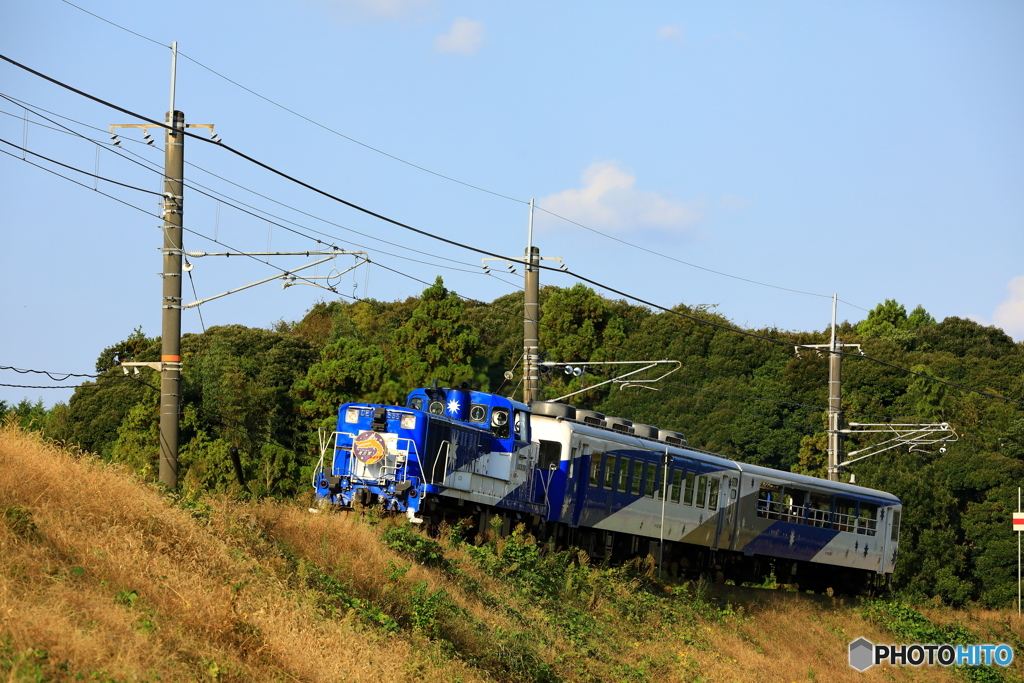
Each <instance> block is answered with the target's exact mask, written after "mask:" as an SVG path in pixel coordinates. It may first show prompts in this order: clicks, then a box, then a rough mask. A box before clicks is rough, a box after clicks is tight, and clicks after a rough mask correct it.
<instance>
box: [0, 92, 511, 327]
mask: <svg viewBox="0 0 1024 683" xmlns="http://www.w3.org/2000/svg"><path fill="white" fill-rule="evenodd" d="M0 96H2V97H5V98H6V96H5V95H3V94H2V93H0ZM54 116H58V115H54ZM44 118H45V117H44ZM57 125H58V126H59V125H60V124H57ZM54 130H57V129H54ZM70 132H71V133H72V134H76V135H79V136H80V137H84V136H82V135H80V134H79V133H77V132H75V131H70ZM85 139H89V138H85ZM92 141H94V142H100V143H101V141H99V140H92ZM0 142H5V143H6V144H10V145H11V146H13V147H16V148H19V150H23V151H25V152H28V153H29V154H32V155H34V156H37V157H40V158H42V159H46V160H47V161H50V162H52V163H54V164H57V165H59V166H62V167H65V168H68V169H71V170H73V171H77V172H79V173H83V174H86V175H89V176H92V177H95V178H98V179H102V180H104V181H108V182H113V183H115V184H119V185H123V186H125V187H130V188H131V189H137V190H139V191H143V193H148V194H152V195H156V196H157V197H163V195H161V194H160V193H156V191H152V190H147V189H143V188H141V187H135V186H133V185H127V184H125V183H121V182H118V181H116V180H111V179H110V178H105V177H103V176H99V175H96V174H93V173H89V172H87V171H83V170H81V169H78V168H75V167H74V166H69V165H68V164H62V163H60V162H58V161H55V160H52V159H50V158H48V157H43V156H42V155H38V154H36V153H34V152H32V151H29V150H25V148H24V147H19V146H18V145H15V144H13V143H11V142H7V141H6V140H3V139H2V138H0ZM109 151H110V152H114V154H116V155H117V156H119V157H122V158H124V159H127V158H126V157H124V155H121V154H119V153H118V152H117V151H114V150H109ZM126 152H127V151H126ZM5 154H7V153H5ZM8 156H13V157H14V158H15V159H16V158H17V157H16V156H14V155H8ZM142 159H144V158H142ZM23 161H25V160H23ZM127 161H132V162H133V163H135V164H138V165H140V166H142V168H145V169H146V170H151V171H154V172H158V173H159V171H157V169H152V168H148V167H146V166H144V165H142V164H139V162H137V161H134V160H131V159H127ZM30 163H31V162H30ZM33 165H34V166H38V167H39V168H43V169H44V170H48V169H45V168H44V167H42V166H39V165H38V164H33ZM56 175H59V174H56ZM161 175H163V174H162V173H161ZM60 177H66V176H60ZM68 179H70V178H68ZM79 184H82V185H83V186H85V187H87V185H84V184H83V183H79ZM186 186H187V185H186ZM190 188H191V189H194V190H195V191H198V193H200V194H201V195H205V196H206V197H211V198H212V196H211V195H208V194H206V193H204V191H202V190H200V189H197V188H196V187H190ZM100 194H101V195H102V194H104V193H100ZM108 197H111V196H109V195H108ZM222 197H226V196H223V195H222ZM112 199H116V198H112ZM213 199H216V198H213ZM119 201H120V200H119ZM232 201H237V200H232ZM223 203H224V204H227V205H228V206H230V207H232V208H234V209H238V210H239V211H242V212H244V213H248V214H250V215H252V216H254V217H256V218H259V219H261V220H266V219H265V218H263V217H262V216H258V215H256V214H253V213H252V212H250V211H246V210H245V209H240V208H239V207H237V206H234V205H232V204H231V203H230V202H223ZM128 206H132V207H133V208H138V207H134V205H130V204H129V205H128ZM145 213H146V214H147V215H153V214H150V213H148V212H145ZM281 220H285V219H284V218H282V219H281ZM267 222H269V223H271V224H274V225H280V226H281V227H283V228H285V229H288V230H291V231H292V232H295V233H296V234H300V236H301V237H304V238H306V239H309V240H314V241H315V242H317V243H321V244H323V243H322V241H319V240H316V239H315V238H311V237H309V236H307V234H303V233H302V232H299V231H297V230H293V229H292V228H289V227H288V226H286V225H281V224H280V223H274V222H273V221H267ZM289 222H290V221H289ZM187 231H193V230H187ZM313 231H316V230H313ZM196 234H200V233H198V232H197V233H196ZM321 234H324V233H321ZM200 237H204V238H205V239H210V238H207V237H206V236H202V234H200ZM326 237H333V236H326ZM214 242H216V241H214ZM217 244H221V243H217ZM331 246H332V247H334V248H335V249H337V247H335V246H334V245H331ZM383 253H385V254H387V255H389V256H393V257H395V258H400V259H406V260H411V261H415V262H418V263H423V264H425V265H430V266H434V267H439V268H449V269H452V270H461V271H462V272H473V273H474V274H475V271H470V270H463V269H462V268H452V267H451V266H443V265H439V264H433V263H427V262H426V261H420V260H418V259H411V258H409V257H406V256H399V255H397V254H388V253H387V252H383ZM256 260H257V261H260V262H261V263H266V264H267V265H271V264H270V263H269V262H268V261H263V260H261V259H256ZM449 260H451V259H449ZM368 262H370V261H369V259H368ZM374 263H376V264H377V265H380V266H381V267H382V268H385V269H387V270H390V271H391V272H394V273H396V274H399V275H402V276H404V278H409V279H410V280H413V281H415V282H418V283H421V284H423V285H426V286H428V287H429V286H430V283H428V282H426V281H423V280H420V279H418V278H414V276H413V275H410V274H409V273H406V272H401V271H399V270H395V269H394V268H389V267H387V266H385V265H383V264H381V263H379V262H376V261H374ZM273 267H276V266H273ZM279 269H280V268H279ZM286 272H287V271H286ZM486 274H490V275H492V276H493V278H495V279H496V280H499V281H500V282H503V283H506V284H510V283H508V282H507V281H504V280H502V279H501V278H498V276H497V275H494V274H493V273H486ZM188 278H189V282H190V283H191V287H193V294H195V295H196V298H197V299H199V295H198V294H196V285H195V282H193V281H191V272H189V273H188ZM302 279H303V280H306V279H305V278H302ZM513 286H514V285H513ZM325 289H328V290H329V291H331V292H333V293H334V294H337V295H339V296H345V297H346V298H349V299H352V300H354V301H362V299H359V298H358V297H349V296H347V295H342V294H341V293H340V292H338V291H337V290H336V289H334V288H325ZM520 289H521V288H520ZM456 295H457V296H460V297H461V298H463V299H465V300H467V301H472V302H475V303H481V304H484V305H487V304H486V302H482V301H478V300H476V299H472V298H469V297H463V296H462V295H459V294H458V293H456ZM197 310H198V311H199V314H200V324H201V325H202V326H203V330H204V332H205V331H206V324H205V322H204V321H203V313H202V310H200V307H199V306H197Z"/></svg>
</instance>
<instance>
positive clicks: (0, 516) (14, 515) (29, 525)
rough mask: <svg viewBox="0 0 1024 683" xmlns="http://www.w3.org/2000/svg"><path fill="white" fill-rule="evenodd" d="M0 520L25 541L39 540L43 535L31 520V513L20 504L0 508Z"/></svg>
mask: <svg viewBox="0 0 1024 683" xmlns="http://www.w3.org/2000/svg"><path fill="white" fill-rule="evenodd" d="M0 520H3V521H4V522H5V523H6V524H7V525H8V526H9V527H10V528H11V531H13V532H14V533H15V534H17V535H18V536H20V537H21V538H23V539H25V540H26V541H35V542H38V541H41V540H42V539H43V535H42V534H41V533H40V532H39V527H37V526H36V523H35V522H34V521H33V520H32V513H31V511H29V510H28V509H26V508H23V507H22V506H20V505H8V506H6V507H2V508H0Z"/></svg>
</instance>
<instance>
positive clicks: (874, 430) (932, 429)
mask: <svg viewBox="0 0 1024 683" xmlns="http://www.w3.org/2000/svg"><path fill="white" fill-rule="evenodd" d="M839 433H840V434H844V435H845V434H891V435H892V436H891V438H888V439H886V440H885V441H881V442H879V443H876V444H872V445H871V446H867V447H865V448H861V449H860V450H856V451H850V452H849V453H847V456H854V455H856V456H859V457H856V458H849V459H847V460H845V461H844V462H841V463H839V466H840V467H843V466H845V465H849V464H850V463H854V462H857V461H858V460H863V459H864V458H870V457H871V456H872V455H877V454H879V453H884V452H885V451H888V450H892V449H893V448H899V447H900V446H904V445H906V446H910V450H912V451H913V450H915V448H916V447H919V446H932V445H934V444H943V446H942V447H940V452H941V451H945V444H947V443H950V442H954V441H958V440H959V439H960V435H959V434H957V433H956V430H954V429H953V428H952V427H951V426H950V425H949V423H948V422H935V423H894V424H885V423H879V424H867V423H861V422H851V423H850V427H849V428H848V429H840V430H839ZM919 450H920V449H919Z"/></svg>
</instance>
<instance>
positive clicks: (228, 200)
mask: <svg viewBox="0 0 1024 683" xmlns="http://www.w3.org/2000/svg"><path fill="white" fill-rule="evenodd" d="M0 97H2V98H4V99H6V100H8V101H10V102H12V103H16V104H18V105H19V106H22V107H26V108H34V109H40V110H41V111H46V112H47V113H49V114H52V115H53V116H60V117H61V118H64V119H67V120H68V121H73V122H75V123H77V124H79V125H82V126H85V127H86V128H91V129H93V130H97V131H101V132H102V130H101V129H99V128H95V127H94V126H90V125H88V124H85V123H82V122H80V121H75V120H74V119H71V118H68V117H65V116H61V115H60V114H56V113H54V112H50V111H47V110H46V109H42V108H41V107H37V106H36V105H30V104H28V103H26V102H23V101H21V100H18V99H17V98H12V97H9V96H7V95H5V94H3V93H0ZM29 110H30V111H32V113H34V114H36V116H39V117H40V118H43V119H46V120H48V121H50V122H51V123H54V124H56V125H57V126H60V127H61V128H60V129H58V128H52V127H50V126H44V125H43V124H41V123H39V122H37V121H32V122H31V123H33V124H35V125H39V126H43V127H44V128H47V129H49V130H55V131H57V132H65V133H67V134H70V135H75V136H77V137H80V138H82V139H84V140H88V141H90V142H93V143H96V144H100V145H104V148H105V149H107V151H109V152H112V153H114V154H115V155H117V156H119V157H121V158H123V159H125V160H127V161H131V162H132V163H135V164H137V165H139V166H142V168H145V169H146V170H149V171H152V172H154V173H158V174H159V175H161V176H162V175H163V171H162V170H160V169H159V166H158V165H157V164H156V163H155V162H152V161H149V160H148V159H146V158H145V157H142V156H140V155H138V154H136V153H134V152H131V151H130V150H123V151H124V152H125V153H127V154H131V155H132V156H135V157H137V158H138V159H140V160H142V162H144V163H140V161H137V160H133V159H128V157H125V156H124V154H121V153H120V152H118V151H117V150H114V149H112V146H111V144H110V143H108V142H106V141H104V140H95V139H93V138H89V137H86V136H84V135H82V134H81V133H78V132H77V131H75V130H72V129H70V128H68V127H67V126H64V125H63V124H60V123H57V122H56V121H52V120H51V119H47V117H45V116H43V115H42V114H39V113H38V112H36V111H33V110H32V109H29ZM0 113H4V114H8V115H9V116H13V114H9V113H8V112H0ZM61 129H63V130H61ZM128 139H130V138H128ZM133 142H138V141H135V140H133ZM138 144H145V143H141V142H138ZM147 146H148V145H147ZM55 163H59V162H55ZM186 163H188V165H189V166H192V167H193V168H197V169H199V170H200V171H203V172H204V173H208V174H210V175H212V176H214V177H215V178H218V179H219V180H222V181H224V182H227V183H230V184H231V185H234V186H235V187H238V188H239V189H242V190H245V191H246V192H250V193H252V194H255V195H256V196H258V197H262V198H263V199H266V200H268V201H271V202H273V203H275V204H278V205H280V206H283V207H285V208H287V209H290V210H292V211H295V212H297V213H301V214H303V215H305V216H308V217H310V218H313V219H314V220H318V221H321V222H323V223H327V224H328V225H333V226H335V227H338V228H341V229H342V230H347V231H349V232H354V233H355V234H357V235H362V236H364V237H366V238H368V239H372V240H377V241H379V242H383V243H384V244H390V245H392V246H395V247H398V248H400V249H406V250H408V251H413V252H415V253H423V252H416V250H415V249H412V248H411V247H406V246H404V245H401V244H397V243H395V242H390V241H388V240H385V239H383V238H380V237H374V236H373V235H367V234H366V233H363V232H360V231H358V230H355V229H353V228H348V227H346V226H344V225H341V224H339V223H334V222H333V221H329V220H327V219H325V218H320V217H319V216H315V215H313V214H310V213H307V212H305V211H303V210H301V209H298V208H295V207H293V206H290V205H288V204H285V203H283V202H280V201H278V200H276V199H273V198H272V197H268V196H266V195H263V194H261V193H259V192H256V191H255V190H252V189H250V188H247V187H245V186H244V185H240V184H239V183H236V182H234V181H232V180H229V179H227V178H224V177H222V176H220V175H217V174H216V173H213V172H212V171H208V170H206V169H204V168H202V167H201V166H198V165H196V164H192V163H189V162H186ZM145 164H150V165H151V166H152V167H151V166H146V165H145ZM76 170H77V169H76ZM111 182H114V181H111ZM183 185H184V186H185V187H186V188H189V189H192V190H194V191H196V192H198V193H199V194H202V195H205V196H207V197H210V198H211V199H216V200H217V201H221V202H223V203H225V204H227V205H228V206H230V207H231V208H234V209H237V210H239V211H242V212H243V213H248V214H249V215H252V216H254V217H256V218H259V219H260V220H264V221H267V222H269V223H272V224H274V225H280V224H278V223H274V222H273V221H269V220H267V219H266V218H265V217H264V215H265V216H270V217H272V218H276V219H277V220H281V221H285V222H286V223H290V224H291V225H295V226H299V227H301V228H303V229H305V230H308V231H310V232H313V233H316V234H318V235H322V236H324V237H330V238H333V239H342V238H340V237H338V236H337V235H330V234H328V233H325V232H321V231H319V230H316V229H314V228H310V227H308V226H302V225H300V224H298V223H296V222H294V221H290V220H288V219H286V218H283V217H281V216H276V215H275V214H272V213H270V212H269V211H265V210H263V209H259V208H257V207H254V206H252V205H251V204H247V203H245V202H243V201H241V200H239V199H236V198H234V197H231V196H230V195H227V194H224V193H223V192H219V191H217V190H214V189H213V188H210V187H208V186H205V185H203V184H201V183H197V182H196V181H194V180H193V181H189V182H184V181H183ZM198 188H203V189H205V190H208V191H209V192H212V193H213V194H215V195H217V197H214V196H213V195H211V194H208V193H207V192H203V191H202V190H200V189H198ZM221 198H223V199H221ZM232 202H236V203H237V204H241V205H242V206H246V207H248V208H251V209H253V210H254V211H257V212H259V213H260V214H263V215H257V214H254V213H252V212H250V211H245V210H244V209H240V208H239V207H238V206H236V205H235V204H232ZM280 227H282V228H284V229H285V230H290V228H288V227H287V226H283V225H280ZM292 232H296V231H294V230H292ZM296 234H302V233H296ZM302 236H303V237H306V238H307V239H310V240H313V241H316V242H318V243H321V244H322V242H320V240H317V239H316V238H314V237H310V236H309V235H302ZM344 241H346V242H348V243H350V244H352V245H354V246H358V247H361V248H363V249H374V250H375V251H377V252H379V253H382V254H386V255H388V256H393V257H395V258H400V259H405V260H407V261H412V262H414V263H422V264H424V265H428V266H432V267H435V268H445V269H448V270H454V271H460V272H463V273H470V274H474V275H485V274H489V273H483V272H480V271H479V270H476V269H475V268H473V269H472V270H467V269H462V268H454V267H452V266H445V265H442V264H435V263H430V262H427V261H422V260H420V259H415V258H412V257H409V256H402V255H400V254H393V253H390V252H386V251H381V250H380V249H376V248H374V247H369V246H366V245H361V244H358V243H356V242H352V241H351V240H344ZM425 255H427V256H430V257H432V258H436V259H439V260H442V261H450V262H452V263H458V264H460V265H466V266H471V267H472V264H469V263H465V262H464V261H458V260H456V259H451V258H447V257H445V256H439V255H437V254H425ZM494 277H495V279H498V280H501V281H502V282H505V283H506V284H511V283H509V282H508V281H506V280H502V279H501V278H499V277H496V276H494ZM513 286H515V285H513Z"/></svg>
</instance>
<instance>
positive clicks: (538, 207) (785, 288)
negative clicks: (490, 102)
mask: <svg viewBox="0 0 1024 683" xmlns="http://www.w3.org/2000/svg"><path fill="white" fill-rule="evenodd" d="M61 1H62V2H64V3H65V4H67V5H69V6H71V7H74V8H75V9H78V10H80V11H82V12H85V13H86V14H88V15H90V16H92V17H95V18H96V19H99V20H100V21H103V22H105V23H107V24H109V25H111V26H114V27H115V28H118V29H120V30H122V31H126V32H128V33H130V34H132V35H134V36H137V37H139V38H142V39H144V40H147V41H149V42H151V43H153V44H154V45H159V46H160V47H162V48H168V46H167V45H164V44H163V43H161V42H159V41H157V40H154V39H153V38H149V37H148V36H144V35H142V34H141V33H138V32H136V31H132V30H131V29H129V28H126V27H124V26H121V25H120V24H118V23H116V22H113V21H110V20H109V19H106V18H104V17H101V16H100V15H98V14H95V13H93V12H90V11H88V10H86V9H84V8H82V7H79V6H78V5H76V4H74V3H72V2H69V1H68V0H61ZM177 54H178V55H180V56H182V57H184V58H185V59H187V60H189V61H190V62H192V63H194V64H196V65H197V66H199V67H201V68H202V69H205V70H206V71H209V72H210V73H212V74H214V75H215V76H217V77H218V78H221V79H223V80H225V81H227V82H229V83H231V84H232V85H234V86H236V87H238V88H241V89H242V90H244V91H246V92H248V93H250V94H251V95H253V96H255V97H258V98H259V99H261V100H263V101H265V102H267V103H269V104H271V105H273V106H275V107H278V108H279V109H281V110H283V111H286V112H288V113H289V114H292V115H293V116H297V117H298V118H300V119H302V120H304V121H306V122H308V123H310V124H312V125H314V126H316V127H318V128H321V129H322V130H325V131H327V132H329V133H332V134H333V135H336V136H338V137H341V138H343V139H345V140H348V141H349V142H352V143H354V144H356V145H359V146H361V147H364V148H366V149H368V150H371V151H373V152H376V153H377V154H381V155H383V156H385V157H388V158H390V159H393V160H395V161H398V162H399V163H402V164H405V165H407V166H410V167H412V168H415V169H418V170H420V171H423V172H425V173H429V174H431V175H434V176H436V177H439V178H442V179H444V180H448V181H450V182H453V183H457V184H459V185H462V186H465V187H468V188H471V189H474V190H478V191H480V192H484V193H487V194H490V195H493V196H495V197H500V198H502V199H506V200H508V201H512V202H516V203H518V204H528V203H529V202H528V201H526V200H524V199H519V198H516V197H512V196H509V195H506V194H502V193H500V192H496V191H494V190H489V189H487V188H484V187H480V186H479V185H474V184H473V183H468V182H465V181H462V180H459V179H457V178H454V177H451V176H448V175H445V174H443V173H439V172H437V171H434V170H432V169H429V168H427V167H425V166H420V165H418V164H414V163H412V162H410V161H407V160H405V159H402V158H401V157H398V156H396V155H394V154H390V153H388V152H385V151H383V150H381V149H378V148H377V147H374V146H372V145H369V144H366V143H364V142H362V141H360V140H357V139H355V138H353V137H351V136H348V135H345V134H344V133H341V132H340V131H338V130H335V129H333V128H331V127H330V126H326V125H324V124H322V123H320V122H318V121H315V120H314V119H311V118H309V117H307V116H305V115H303V114H301V113H299V112H297V111H295V110H294V109H291V108H289V107H286V106H285V105H283V104H280V103H279V102H276V101H274V100H272V99H271V98H269V97H266V96H265V95H262V94H260V93H258V92H256V91H255V90H252V89H251V88H248V87H246V86H244V85H242V84H241V83H238V82H237V81H235V80H233V79H231V78H229V77H227V76H225V75H224V74H222V73H220V72H218V71H216V70H215V69H213V68H211V67H209V66H207V65H205V64H203V63H202V62H200V61H199V60H197V59H195V58H193V57H191V56H189V55H187V54H185V53H184V52H181V51H180V50H179V51H178V52H177ZM536 208H537V209H539V210H540V211H543V212H545V213H547V214H549V215H551V216H553V217H555V218H558V219H560V220H563V221H566V222H567V223H571V224H573V225H576V226H579V227H581V228H583V229H585V230H589V231H590V232H592V233H594V234H597V235H601V236H602V237H605V238H607V239H610V240H614V241H616V242H619V243H621V244H624V245H627V246H629V247H632V248H634V249H638V250H640V251H644V252H646V253H648V254H652V255H654V256H658V257H661V258H665V259H668V260H670V261H674V262H676V263H679V264H682V265H685V266H688V267H691V268H697V269H699V270H703V271H706V272H709V273H713V274H716V275H719V276H722V277H728V278H732V279H735V280H740V281H742V282H748V283H750V284H755V285H759V286H762V287H770V288H773V289H778V290H781V291H786V292H792V293H796V294H803V295H807V296H814V297H820V298H826V299H827V298H831V295H828V294H820V293H817V292H807V291H803V290H799V289H793V288H790V287H782V286H780V285H773V284H770V283H767V282H761V281H758V280H753V279H751V278H745V277H741V276H738V275H732V274H730V273H725V272H722V271H719V270H715V269H713V268H707V267H704V266H699V265H697V264H694V263H690V262H688V261H683V260H681V259H677V258H675V257H673V256H669V255H668V254H665V253H663V252H659V251H655V250H653V249H648V248H646V247H642V246H640V245H638V244H635V243H633V242H630V241H628V240H623V239H621V238H618V237H615V236H613V235H609V234H608V233H605V232H602V231H600V230H597V229H595V228H591V227H589V226H587V225H584V224H583V223H580V222H578V221H574V220H572V219H570V218H566V217H565V216H562V215H559V214H557V213H555V212H553V211H550V210H548V209H545V208H543V207H541V206H537V207H536ZM841 301H842V303H844V304H846V305H848V306H852V307H853V308H856V309H859V310H862V311H867V310H868V309H866V308H864V307H862V306H858V305H857V304H853V303H851V302H849V301H845V300H841Z"/></svg>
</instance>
